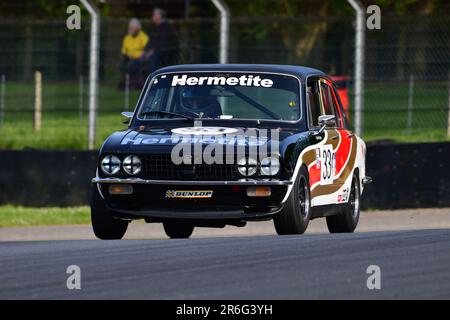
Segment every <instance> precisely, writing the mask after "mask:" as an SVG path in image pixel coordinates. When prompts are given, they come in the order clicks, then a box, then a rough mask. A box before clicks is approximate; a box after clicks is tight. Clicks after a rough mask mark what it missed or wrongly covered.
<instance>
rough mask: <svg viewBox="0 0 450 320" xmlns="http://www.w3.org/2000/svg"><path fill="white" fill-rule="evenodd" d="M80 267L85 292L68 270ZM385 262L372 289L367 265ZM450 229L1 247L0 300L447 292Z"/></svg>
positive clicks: (429, 295)
mask: <svg viewBox="0 0 450 320" xmlns="http://www.w3.org/2000/svg"><path fill="white" fill-rule="evenodd" d="M74 264H75V265H78V266H80V268H81V290H68V289H67V288H66V279H67V277H68V275H67V274H66V268H67V266H69V265H74ZM369 265H378V266H379V267H380V268H381V290H368V289H367V287H366V280H367V277H368V276H369V275H368V274H366V268H367V267H368V266H369ZM449 266H450V230H446V229H443V230H414V231H395V232H391V231H390V232H365V233H355V234H341V235H329V234H318V235H303V236H284V237H278V236H254V237H230V238H227V237H221V238H200V239H190V240H129V241H95V240H93V241H91V240H79V241H45V242H8V243H2V244H1V245H0V298H3V299H5V298H6V299H11V298H33V299H43V298H49V299H54V298H63V299H74V298H76V299H84V298H91V299H92V298H113V299H114V298H125V299H127V298H138V299H147V298H153V299H227V298H228V299H298V298H331V299H342V298H344V299H359V298H369V299H379V298H444V299H445V298H446V299H449V298H450V268H449Z"/></svg>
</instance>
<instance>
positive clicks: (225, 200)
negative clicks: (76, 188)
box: [92, 177, 292, 220]
mask: <svg viewBox="0 0 450 320" xmlns="http://www.w3.org/2000/svg"><path fill="white" fill-rule="evenodd" d="M92 182H93V183H94V184H96V185H97V186H98V189H99V191H100V193H101V195H102V197H103V199H104V200H105V203H106V205H107V206H108V208H109V209H111V210H112V211H114V212H116V213H117V214H119V216H120V217H126V218H131V219H132V218H139V217H144V218H155V219H171V218H172V219H195V220H214V219H220V220H254V219H262V218H266V217H270V216H272V215H274V214H276V213H278V212H279V211H280V210H282V207H283V206H282V200H283V198H284V196H285V194H286V192H287V189H288V187H289V185H291V184H292V182H291V181H282V180H281V181H280V180H249V179H247V180H239V181H172V180H144V179H140V178H125V179H121V178H99V177H96V178H94V179H92ZM114 184H130V185H132V186H133V193H132V194H128V195H111V194H110V193H109V186H110V185H114ZM251 186H268V187H270V188H271V195H270V196H267V197H248V196H247V187H251ZM199 189H200V190H211V191H212V196H211V197H210V198H201V199H200V198H168V197H167V196H166V194H167V191H168V190H183V191H196V190H199Z"/></svg>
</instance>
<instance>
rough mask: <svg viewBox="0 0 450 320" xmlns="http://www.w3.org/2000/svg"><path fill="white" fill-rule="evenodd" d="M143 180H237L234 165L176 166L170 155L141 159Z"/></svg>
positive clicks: (149, 156) (150, 156)
mask: <svg viewBox="0 0 450 320" xmlns="http://www.w3.org/2000/svg"><path fill="white" fill-rule="evenodd" d="M142 164H143V170H142V172H143V175H144V177H143V178H144V179H150V180H186V179H191V180H210V181H219V180H237V179H238V178H239V176H238V173H237V169H236V165H234V164H212V165H208V164H204V163H202V164H195V165H187V164H180V165H176V164H174V163H173V162H172V160H171V158H170V155H148V156H145V157H142Z"/></svg>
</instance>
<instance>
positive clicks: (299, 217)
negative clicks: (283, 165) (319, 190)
mask: <svg viewBox="0 0 450 320" xmlns="http://www.w3.org/2000/svg"><path fill="white" fill-rule="evenodd" d="M310 216H311V192H310V189H309V176H308V170H307V169H306V167H304V166H302V167H301V168H300V172H299V174H298V177H297V180H296V181H295V184H294V186H293V188H292V190H291V194H290V195H289V198H288V199H287V201H286V203H285V204H284V208H283V210H282V211H281V212H279V213H278V214H277V215H276V216H275V217H274V220H273V222H274V225H275V230H276V231H277V233H278V234H279V235H283V234H302V233H304V232H305V231H306V228H307V227H308V223H309V219H310Z"/></svg>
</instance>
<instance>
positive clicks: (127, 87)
mask: <svg viewBox="0 0 450 320" xmlns="http://www.w3.org/2000/svg"><path fill="white" fill-rule="evenodd" d="M125 110H126V111H129V110H130V74H128V73H127V74H126V75H125Z"/></svg>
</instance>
